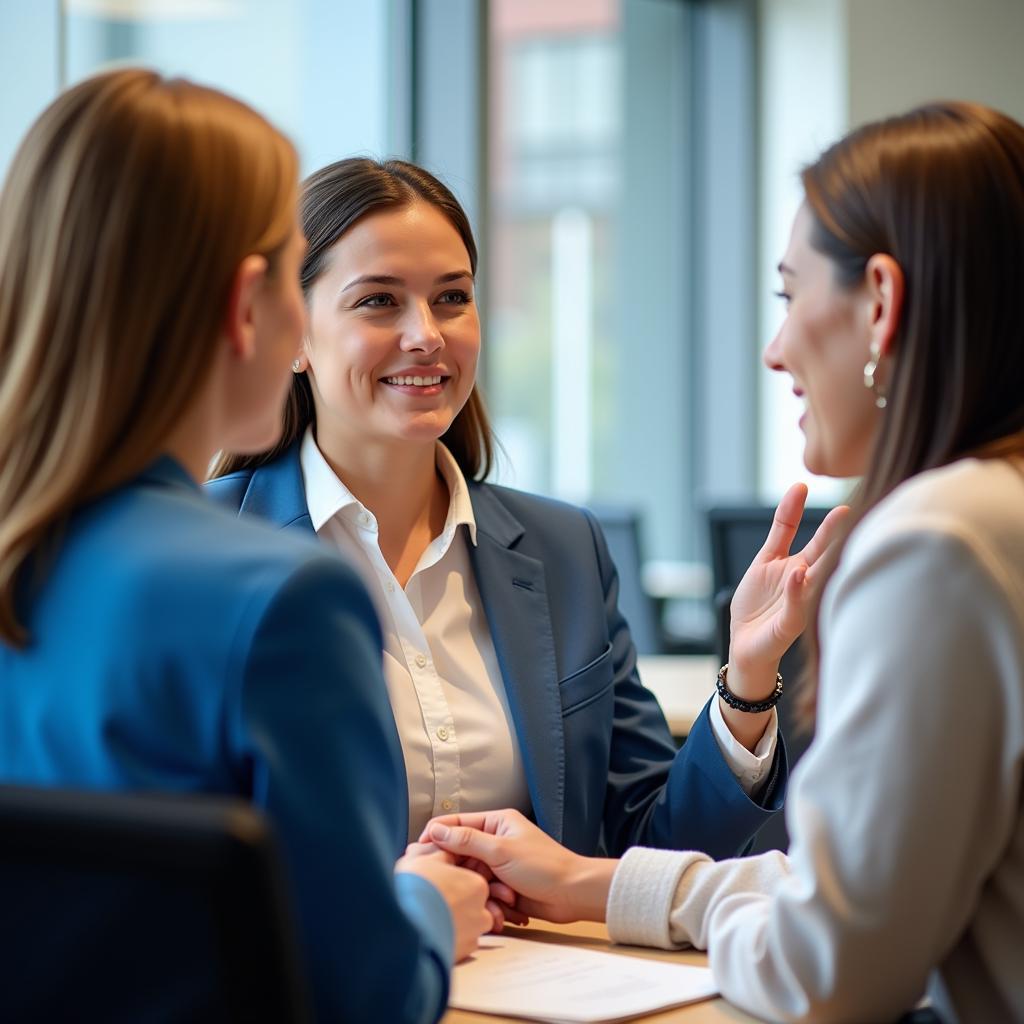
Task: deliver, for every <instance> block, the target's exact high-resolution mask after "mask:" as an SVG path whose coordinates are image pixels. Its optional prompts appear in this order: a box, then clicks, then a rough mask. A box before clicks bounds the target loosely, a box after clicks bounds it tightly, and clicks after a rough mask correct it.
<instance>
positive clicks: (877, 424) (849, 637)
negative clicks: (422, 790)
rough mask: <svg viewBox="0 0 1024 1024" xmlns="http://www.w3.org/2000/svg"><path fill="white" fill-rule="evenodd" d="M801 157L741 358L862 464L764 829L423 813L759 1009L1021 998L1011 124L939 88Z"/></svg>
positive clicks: (819, 446) (860, 1009) (964, 1007)
mask: <svg viewBox="0 0 1024 1024" xmlns="http://www.w3.org/2000/svg"><path fill="white" fill-rule="evenodd" d="M802 178H803V186H804V195H805V201H804V204H803V206H802V207H801V209H800V211H799V213H798V214H797V217H796V220H795V222H794V225H793V232H792V237H791V239H790V243H789V247H788V249H787V251H786V254H785V255H784V257H783V259H782V262H781V263H780V265H779V272H780V274H781V277H782V297H783V298H784V299H785V301H786V305H787V316H786V319H785V321H784V323H783V325H782V327H781V328H780V330H779V333H778V335H777V336H776V338H775V339H774V340H773V341H772V342H771V344H770V345H769V346H768V348H767V350H766V352H765V362H766V363H767V364H768V366H769V367H770V368H771V369H773V370H776V371H779V372H782V373H787V374H789V376H790V377H791V379H792V381H793V389H794V391H795V392H796V393H797V394H798V395H800V396H801V397H803V398H804V399H805V401H806V406H807V407H806V410H805V412H804V414H803V416H802V417H801V426H802V428H803V431H804V435H805V448H804V461H805V463H806V464H807V467H808V468H809V469H811V470H812V471H814V472H817V473H826V474H829V475H833V476H837V477H851V476H855V475H858V476H860V475H862V476H863V479H862V481H861V483H860V485H859V487H858V489H857V491H856V493H855V496H854V503H853V508H852V514H851V516H850V525H849V527H848V528H847V530H846V531H845V537H844V538H842V539H841V541H840V543H839V544H838V546H837V550H836V551H835V553H834V554H833V553H830V555H829V556H827V558H826V559H825V561H824V562H823V563H822V576H821V581H822V582H825V581H827V585H826V586H825V588H824V591H823V593H822V595H821V600H820V606H819V608H818V609H817V611H818V614H817V616H815V617H813V618H812V620H811V621H812V623H814V624H815V628H814V632H815V638H816V639H818V640H820V656H818V657H816V658H815V664H814V667H815V676H816V679H817V686H816V688H813V689H812V691H811V694H810V696H811V697H812V698H815V697H816V703H817V731H816V734H815V739H814V742H813V745H812V746H811V748H810V750H809V751H808V753H807V754H806V755H805V757H804V759H803V760H802V761H801V763H800V764H799V765H798V766H797V768H796V770H795V772H794V778H793V793H792V796H791V797H790V801H789V804H788V806H787V824H788V826H789V833H790V836H791V837H792V843H791V846H790V850H789V854H788V856H786V855H783V854H781V853H774V852H773V853H767V854H763V855H761V856H758V857H751V858H747V859H745V860H726V861H722V862H720V863H714V862H712V861H711V860H710V859H708V858H707V857H704V856H702V855H700V854H696V853H669V852H665V851H659V850H642V849H636V850H633V851H630V852H629V853H627V854H626V856H625V857H624V858H623V859H622V861H621V862H616V861H612V860H608V861H597V860H592V859H586V858H581V857H578V856H576V855H574V854H571V853H569V852H567V851H565V850H561V849H560V848H559V847H557V846H556V845H555V844H554V843H552V842H551V841H550V840H549V839H548V838H547V837H545V836H543V835H542V834H540V833H539V832H538V831H537V830H536V829H534V828H532V826H530V825H529V823H527V822H525V821H523V819H522V818H521V817H520V816H518V815H516V814H515V813H514V812H498V813H495V814H491V815H483V814H481V815H469V816H462V817H461V818H451V819H448V820H446V821H442V822H437V823H434V824H433V825H431V826H430V827H429V829H428V830H427V835H428V836H429V837H430V838H431V839H432V840H433V841H434V842H435V843H440V844H441V845H442V846H443V847H444V848H445V849H447V850H449V851H451V852H457V853H461V854H464V855H469V856H471V857H474V858H477V859H478V860H480V861H483V862H485V863H487V864H489V865H491V869H492V870H493V871H494V873H495V874H496V875H497V876H498V878H499V879H501V880H502V884H501V885H499V886H498V887H497V891H496V894H497V895H500V896H502V897H503V898H504V899H507V900H512V899H513V894H512V892H511V890H510V889H509V888H507V887H511V889H512V890H516V891H517V892H518V894H519V897H518V907H519V909H520V911H522V910H525V911H527V912H528V913H534V914H537V915H539V916H542V917H548V918H551V919H553V920H571V919H573V918H578V917H589V918H595V919H601V920H604V919H607V922H608V928H609V931H610V932H611V935H612V937H613V938H614V939H616V940H618V941H621V942H630V943H641V944H647V945H655V946H664V947H673V946H678V945H682V944H685V943H693V944H694V945H697V946H700V947H704V948H707V950H708V953H709V956H710V961H711V968H712V970H713V971H714V974H715V978H716V980H717V982H718V984H719V985H720V986H721V990H722V993H723V994H724V995H725V996H726V997H727V998H728V999H730V1000H732V1001H734V1002H736V1003H738V1004H739V1005H741V1006H743V1007H745V1008H747V1009H749V1010H750V1011H751V1012H752V1013H754V1014H756V1015H757V1016H758V1017H764V1018H767V1019H769V1020H778V1021H805V1020H806V1021H851V1022H861V1021H886V1020H893V1019H895V1018H896V1017H897V1016H898V1015H899V1014H900V1013H901V1012H902V1011H904V1010H906V1009H908V1008H909V1007H910V1006H912V1005H913V1004H914V1002H915V1001H916V1000H917V999H918V997H919V996H921V994H922V993H923V992H924V991H925V990H927V991H928V993H929V994H930V996H931V998H932V1004H933V1008H934V1011H935V1012H937V1013H938V1014H939V1015H940V1016H941V1018H942V1019H943V1020H944V1021H946V1022H949V1024H952V1022H956V1021H961V1022H968V1021H972V1022H978V1024H990V1022H994V1021H1000V1022H1002V1021H1007V1022H1009V1021H1024V970H1022V950H1024V386H1022V385H1024V299H1022V296H1024V126H1022V125H1020V124H1019V123H1018V122H1016V121H1014V120H1012V119H1011V118H1009V117H1007V116H1006V115H1004V114H1000V113H998V112H997V111H994V110H991V109H989V108H987V107H983V106H979V105H976V104H969V103H937V104H933V105H930V106H925V107H921V108H919V109H916V110H912V111H910V112H909V113H907V114H905V115H903V116H901V117H895V118H891V119H889V120H886V121H881V122H877V123H875V124H869V125H866V126H864V127H862V128H860V129H858V130H857V131H854V132H853V133H851V134H850V135H848V136H847V137H846V138H844V139H841V140H840V141H839V142H837V143H836V144H835V145H834V146H832V147H831V148H830V149H828V150H827V151H826V152H825V153H824V154H823V155H822V156H821V157H820V158H819V159H818V160H817V161H815V162H814V163H813V164H811V165H810V166H809V167H808V168H806V169H805V170H804V172H803V176H802ZM741 593H742V597H743V599H744V600H747V601H754V602H757V601H759V600H761V599H763V598H764V596H765V595H764V593H763V587H762V586H761V583H760V580H759V579H758V574H757V572H756V571H751V572H749V573H748V574H747V576H746V577H745V578H744V581H743V582H742V583H741V584H740V589H739V590H738V591H737V595H738V596H739V595H741ZM812 703H813V700H812ZM467 826H470V827H472V828H475V829H480V830H482V831H473V830H472V828H469V827H467ZM487 833H490V834H487Z"/></svg>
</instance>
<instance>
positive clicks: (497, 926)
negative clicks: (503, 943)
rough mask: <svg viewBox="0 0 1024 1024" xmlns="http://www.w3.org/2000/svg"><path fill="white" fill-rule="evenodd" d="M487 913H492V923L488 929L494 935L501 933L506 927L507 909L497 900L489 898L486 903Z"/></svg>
mask: <svg viewBox="0 0 1024 1024" xmlns="http://www.w3.org/2000/svg"><path fill="white" fill-rule="evenodd" d="M485 906H486V908H487V913H488V914H490V915H491V923H490V925H489V926H488V928H487V930H488V931H489V932H491V933H492V934H494V935H500V934H501V930H502V928H504V927H505V911H504V908H503V907H502V905H501V904H500V903H499V902H498V901H497V900H488V901H487V903H486V904H485Z"/></svg>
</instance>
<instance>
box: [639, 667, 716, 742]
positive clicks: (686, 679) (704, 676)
mask: <svg viewBox="0 0 1024 1024" xmlns="http://www.w3.org/2000/svg"><path fill="white" fill-rule="evenodd" d="M637 668H638V670H639V672H640V682H642V683H643V684H644V686H645V687H647V689H648V690H650V691H651V693H653V694H654V696H655V697H657V698H658V703H659V704H660V705H661V710H662V711H664V712H665V718H667V719H668V727H669V729H670V730H671V732H672V735H673V736H675V737H677V738H679V739H681V738H682V737H683V736H686V735H688V734H689V732H690V729H691V727H692V726H693V722H694V719H696V717H697V716H698V715H699V714H700V712H701V709H702V708H703V707H704V705H705V704H706V703H707V702H708V697H710V696H711V694H712V693H714V692H715V679H716V678H717V677H718V670H719V669H720V668H721V665H720V664H719V662H718V659H717V658H716V657H715V656H714V655H711V654H673V655H645V656H643V657H641V658H638V659H637Z"/></svg>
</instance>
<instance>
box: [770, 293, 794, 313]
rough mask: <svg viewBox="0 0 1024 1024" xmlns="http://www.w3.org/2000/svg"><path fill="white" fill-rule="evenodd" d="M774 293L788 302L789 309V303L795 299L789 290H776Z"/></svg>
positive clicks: (776, 296)
mask: <svg viewBox="0 0 1024 1024" xmlns="http://www.w3.org/2000/svg"><path fill="white" fill-rule="evenodd" d="M774 295H775V298H777V299H782V301H783V302H784V303H785V304H786V308H787V309H789V304H790V302H792V301H793V296H792V295H790V294H789V292H775V293H774Z"/></svg>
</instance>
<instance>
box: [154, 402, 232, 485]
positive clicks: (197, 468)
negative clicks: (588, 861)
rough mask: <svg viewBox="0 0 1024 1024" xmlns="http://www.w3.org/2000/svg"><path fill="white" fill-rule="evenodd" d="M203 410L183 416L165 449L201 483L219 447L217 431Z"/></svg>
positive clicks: (168, 439)
mask: <svg viewBox="0 0 1024 1024" xmlns="http://www.w3.org/2000/svg"><path fill="white" fill-rule="evenodd" d="M202 412H203V411H202V410H201V409H196V410H193V411H192V412H190V413H188V414H186V415H185V416H183V417H182V419H181V421H180V422H179V423H178V424H177V426H175V428H174V429H173V430H172V431H171V433H170V435H169V436H168V438H167V441H166V443H165V444H164V451H165V452H166V453H167V454H168V455H170V456H171V458H173V459H174V460H175V461H177V462H179V463H181V465H182V466H183V467H184V468H185V471H186V472H187V473H188V475H189V476H190V477H192V479H193V480H195V482H196V483H199V484H201V483H202V482H203V481H204V480H205V479H206V474H207V470H208V468H209V466H210V463H211V461H212V460H213V457H214V455H216V454H217V449H218V447H219V446H218V445H217V443H216V442H215V441H214V439H213V438H214V434H215V431H214V430H213V429H212V424H211V423H210V422H209V417H207V416H204V415H203V414H202Z"/></svg>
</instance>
